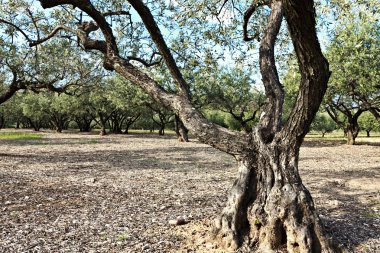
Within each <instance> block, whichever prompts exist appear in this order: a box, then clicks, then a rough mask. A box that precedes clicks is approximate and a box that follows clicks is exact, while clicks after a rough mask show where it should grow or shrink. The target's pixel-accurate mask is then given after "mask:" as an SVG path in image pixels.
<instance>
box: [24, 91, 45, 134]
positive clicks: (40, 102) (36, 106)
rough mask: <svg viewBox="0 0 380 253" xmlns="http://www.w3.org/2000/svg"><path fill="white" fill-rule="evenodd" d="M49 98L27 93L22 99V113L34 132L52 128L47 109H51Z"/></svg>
mask: <svg viewBox="0 0 380 253" xmlns="http://www.w3.org/2000/svg"><path fill="white" fill-rule="evenodd" d="M49 106H50V101H49V98H48V97H46V96H43V95H41V94H36V93H33V92H27V93H26V94H25V95H24V96H23V99H22V103H21V107H22V113H23V115H24V116H25V118H26V119H27V121H28V123H29V124H30V126H31V127H32V128H33V129H34V131H40V129H41V128H42V127H45V128H46V127H50V125H49V117H48V115H47V113H46V111H45V108H49Z"/></svg>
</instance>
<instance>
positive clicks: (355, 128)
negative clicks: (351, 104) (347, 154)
mask: <svg viewBox="0 0 380 253" xmlns="http://www.w3.org/2000/svg"><path fill="white" fill-rule="evenodd" d="M359 130H360V128H359V124H358V122H351V123H349V124H348V125H347V126H346V129H345V133H346V135H347V145H355V140H356V137H357V136H358V134H359Z"/></svg>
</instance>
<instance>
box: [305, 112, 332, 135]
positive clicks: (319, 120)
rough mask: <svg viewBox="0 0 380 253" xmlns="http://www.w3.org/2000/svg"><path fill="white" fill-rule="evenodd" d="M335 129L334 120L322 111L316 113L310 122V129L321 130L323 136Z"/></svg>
mask: <svg viewBox="0 0 380 253" xmlns="http://www.w3.org/2000/svg"><path fill="white" fill-rule="evenodd" d="M335 129H336V125H335V122H334V121H333V120H332V119H331V118H330V117H329V116H328V115H325V114H322V113H318V114H317V115H316V117H315V118H314V120H313V123H312V124H311V130H314V131H317V132H321V133H322V137H325V134H326V133H331V132H332V131H334V130H335Z"/></svg>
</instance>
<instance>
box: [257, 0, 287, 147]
mask: <svg viewBox="0 0 380 253" xmlns="http://www.w3.org/2000/svg"><path fill="white" fill-rule="evenodd" d="M271 8H272V11H271V13H270V15H269V20H268V25H267V28H266V29H265V31H264V36H263V39H262V41H261V44H260V72H261V75H262V80H263V84H264V87H265V95H266V97H267V100H266V103H265V105H264V108H263V113H262V115H261V117H260V122H259V124H258V128H257V129H258V132H259V133H260V136H261V138H262V139H263V140H264V142H266V143H267V142H270V141H272V139H273V137H274V135H275V133H276V132H278V131H279V130H280V128H281V117H282V106H283V102H284V90H283V88H282V86H281V83H280V80H279V77H278V72H277V68H276V61H275V56H274V46H275V42H276V39H277V35H278V33H279V31H280V27H281V23H282V18H283V11H282V2H281V1H278V0H277V1H273V2H272V5H271Z"/></svg>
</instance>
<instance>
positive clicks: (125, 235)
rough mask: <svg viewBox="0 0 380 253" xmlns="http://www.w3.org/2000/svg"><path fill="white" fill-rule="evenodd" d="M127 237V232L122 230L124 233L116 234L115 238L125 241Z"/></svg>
mask: <svg viewBox="0 0 380 253" xmlns="http://www.w3.org/2000/svg"><path fill="white" fill-rule="evenodd" d="M128 237H129V234H128V232H124V233H121V234H119V235H118V236H117V239H118V240H119V241H125V240H127V239H128Z"/></svg>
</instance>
